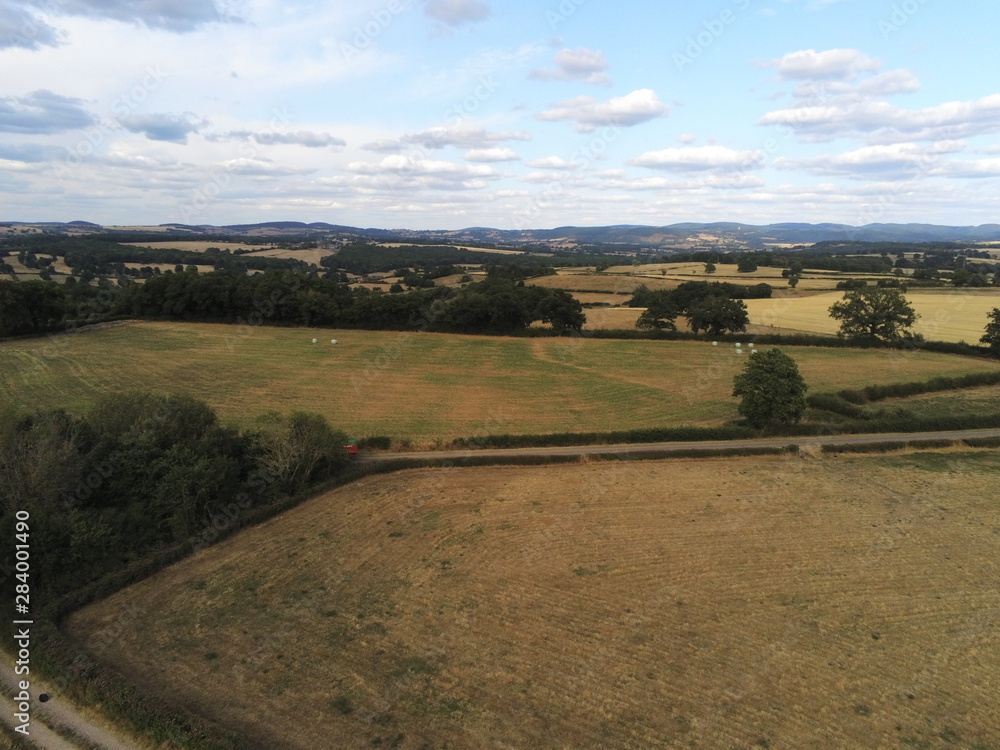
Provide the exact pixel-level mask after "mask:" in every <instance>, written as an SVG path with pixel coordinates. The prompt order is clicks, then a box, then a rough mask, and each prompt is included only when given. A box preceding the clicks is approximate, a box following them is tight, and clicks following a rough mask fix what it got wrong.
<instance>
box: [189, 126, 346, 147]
mask: <svg viewBox="0 0 1000 750" xmlns="http://www.w3.org/2000/svg"><path fill="white" fill-rule="evenodd" d="M205 138H206V140H209V141H229V140H241V141H254V142H256V143H259V144H261V145H262V146H278V145H293V146H305V147H306V148H341V147H343V146H346V145H347V142H346V141H345V140H343V139H342V138H336V137H334V136H332V135H330V134H329V133H314V132H311V131H308V130H299V131H298V132H295V133H275V132H273V131H266V132H263V133H254V132H252V131H249V130H232V131H230V132H228V133H214V134H211V135H207V136H206V137H205Z"/></svg>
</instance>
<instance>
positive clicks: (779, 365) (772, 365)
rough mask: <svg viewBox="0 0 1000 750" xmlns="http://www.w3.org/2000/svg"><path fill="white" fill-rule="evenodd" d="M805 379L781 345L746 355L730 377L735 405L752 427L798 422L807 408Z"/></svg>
mask: <svg viewBox="0 0 1000 750" xmlns="http://www.w3.org/2000/svg"><path fill="white" fill-rule="evenodd" d="M806 388H807V386H806V382H805V380H804V379H803V378H802V375H801V374H800V373H799V368H798V366H797V365H796V364H795V360H793V359H792V358H791V357H789V356H788V355H787V354H785V353H783V352H782V351H781V350H780V349H768V350H767V351H758V352H757V353H756V354H752V355H750V356H749V359H748V360H747V362H746V364H745V365H744V367H743V371H742V372H741V373H740V374H739V375H737V376H736V377H735V378H734V379H733V398H739V399H742V400H741V401H740V404H739V406H738V407H737V409H738V410H739V413H740V414H741V415H742V416H743V417H745V418H746V420H747V422H749V423H750V424H751V425H752V426H753V427H757V428H761V427H767V426H769V425H776V424H793V423H795V422H798V421H799V420H800V419H801V418H802V415H803V413H805V409H806V395H805V394H806Z"/></svg>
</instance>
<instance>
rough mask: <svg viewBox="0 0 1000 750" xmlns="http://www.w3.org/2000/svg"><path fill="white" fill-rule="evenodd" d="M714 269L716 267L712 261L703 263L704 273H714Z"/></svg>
mask: <svg viewBox="0 0 1000 750" xmlns="http://www.w3.org/2000/svg"><path fill="white" fill-rule="evenodd" d="M716 270H717V269H716V267H715V264H714V263H706V264H705V273H715V272H716Z"/></svg>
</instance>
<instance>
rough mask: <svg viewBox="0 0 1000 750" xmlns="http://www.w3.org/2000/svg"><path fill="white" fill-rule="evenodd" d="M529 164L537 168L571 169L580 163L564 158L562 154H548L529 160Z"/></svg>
mask: <svg viewBox="0 0 1000 750" xmlns="http://www.w3.org/2000/svg"><path fill="white" fill-rule="evenodd" d="M528 166H529V167H534V168H535V169H558V170H570V169H577V168H578V167H579V166H580V165H579V164H577V163H576V162H572V161H568V160H566V159H563V158H562V157H561V156H546V157H544V158H542V159H535V160H534V161H529V162H528Z"/></svg>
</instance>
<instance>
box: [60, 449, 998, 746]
mask: <svg viewBox="0 0 1000 750" xmlns="http://www.w3.org/2000/svg"><path fill="white" fill-rule="evenodd" d="M998 472H1000V456H998V455H997V454H996V452H993V451H981V452H959V451H944V452H937V453H912V454H897V455H888V456H877V457H874V456H866V457H839V458H838V457H833V456H828V455H827V456H822V457H819V458H809V457H798V456H796V457H773V458H766V459H762V458H753V459H750V458H747V459H732V458H730V459H698V460H683V461H657V462H639V463H611V464H607V463H600V464H596V463H591V464H587V463H584V464H574V465H563V466H555V467H532V468H523V467H519V468H514V467H499V468H475V469H450V470H422V471H407V472H403V473H399V474H395V475H387V476H381V477H369V478H367V479H364V480H362V481H360V482H357V483H355V484H353V485H350V486H347V487H344V488H341V489H339V490H336V491H334V492H331V493H329V494H326V495H323V496H319V497H316V498H314V499H312V500H310V501H308V502H306V503H305V504H303V505H301V506H299V507H297V508H295V509H294V510H291V511H289V512H286V513H284V514H282V515H281V516H280V517H277V518H275V519H273V520H271V521H269V522H266V523H264V524H262V525H260V526H258V527H255V528H253V529H250V530H247V531H245V532H242V533H241V534H239V535H238V536H235V537H232V538H230V539H228V540H226V541H224V542H222V543H220V544H218V545H216V546H214V547H211V548H209V549H207V550H203V551H201V552H199V553H197V554H195V555H194V556H192V557H191V558H188V559H186V560H184V561H182V562H181V563H179V564H177V565H175V566H173V567H171V568H169V569H167V570H164V571H162V572H161V573H159V574H156V575H154V576H152V577H151V578H149V579H147V580H145V581H142V582H141V583H139V584H136V585H135V586H132V587H131V588H129V589H126V590H124V591H121V592H119V593H117V594H115V595H114V596H112V597H110V598H109V599H107V600H105V601H103V602H100V603H98V604H96V605H93V606H91V607H89V608H87V609H84V610H83V611H81V612H79V613H77V614H75V615H74V616H72V617H71V619H70V620H69V623H68V631H69V633H70V634H71V636H73V637H74V638H76V639H78V640H79V641H80V642H81V643H83V644H87V643H91V644H99V645H100V644H105V643H107V641H108V634H110V633H114V634H115V639H114V642H115V648H113V649H110V648H105V649H104V650H103V652H102V658H104V659H107V660H109V661H110V662H111V663H112V664H113V665H114V666H115V667H117V668H118V669H120V670H122V671H123V672H124V673H125V674H127V675H129V676H130V677H131V679H133V680H134V681H136V682H137V683H138V684H140V685H141V686H142V687H143V688H144V689H145V690H147V691H149V692H151V693H152V694H153V695H156V696H162V697H163V699H164V700H167V701H169V702H171V703H173V704H180V705H184V706H187V707H189V708H191V709H192V710H195V711H197V712H200V713H203V714H207V715H209V716H211V717H212V718H214V719H216V720H217V721H219V722H221V723H223V724H224V725H226V726H229V727H232V728H236V729H239V730H240V731H242V732H245V733H246V734H248V735H250V736H252V737H254V738H255V740H256V741H257V742H258V745H257V747H260V748H269V749H272V748H273V749H276V750H286V749H287V750H298V749H299V748H302V749H306V748H308V749H309V750H313V749H314V748H334V747H335V748H344V749H345V750H347V749H350V748H369V747H395V748H401V749H402V750H421V749H427V748H434V749H439V748H462V749H463V750H464V749H466V748H500V747H503V748H541V747H546V748H584V747H586V748H635V749H636V750H639V749H640V748H641V749H646V748H678V747H703V748H713V749H715V748H720V749H723V750H729V749H730V748H743V749H746V750H749V749H756V748H812V749H817V750H825V749H829V750H841V749H842V748H876V747H877V748H899V749H900V750H906V749H907V748H932V749H934V750H937V749H942V750H943V749H944V748H967V749H969V750H973V749H975V750H987V749H988V748H997V747H1000V690H998V689H997V680H998V678H997V675H998V674H1000V590H998V588H997V586H996V581H997V579H998V576H1000V557H998V555H997V552H998V546H1000V505H998V504H997V503H996V502H995V497H996V492H995V489H996V477H997V475H998Z"/></svg>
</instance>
